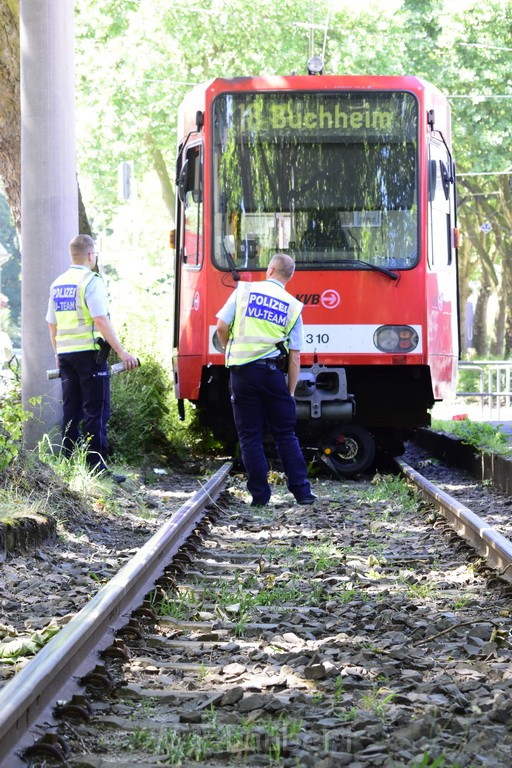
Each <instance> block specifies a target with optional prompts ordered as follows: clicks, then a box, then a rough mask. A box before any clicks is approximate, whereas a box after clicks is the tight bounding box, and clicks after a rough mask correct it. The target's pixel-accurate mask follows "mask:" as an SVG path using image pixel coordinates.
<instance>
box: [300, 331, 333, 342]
mask: <svg viewBox="0 0 512 768" xmlns="http://www.w3.org/2000/svg"><path fill="white" fill-rule="evenodd" d="M329 341H330V338H329V334H328V333H306V344H328V343H329Z"/></svg>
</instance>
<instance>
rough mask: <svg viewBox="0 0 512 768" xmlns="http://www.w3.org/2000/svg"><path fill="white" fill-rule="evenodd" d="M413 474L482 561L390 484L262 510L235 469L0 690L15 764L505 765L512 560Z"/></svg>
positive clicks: (511, 690)
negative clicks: (251, 504)
mask: <svg viewBox="0 0 512 768" xmlns="http://www.w3.org/2000/svg"><path fill="white" fill-rule="evenodd" d="M400 468H401V471H402V472H403V473H404V474H406V476H407V477H408V479H409V482H411V483H415V484H417V483H419V484H420V487H421V491H420V493H421V495H423V496H426V495H427V494H428V495H429V501H431V502H432V503H433V504H434V505H435V506H436V507H437V508H438V509H440V508H441V507H443V508H444V507H445V506H446V507H449V509H450V511H449V512H448V514H449V515H450V517H451V518H452V521H451V524H452V526H455V527H456V528H457V529H458V530H459V531H460V532H461V533H464V534H466V532H467V531H468V530H469V529H470V528H471V530H472V534H471V535H472V537H473V539H472V547H474V549H475V550H476V552H475V551H474V550H471V552H469V554H470V561H468V560H467V556H468V546H467V545H466V544H463V543H462V540H461V539H460V538H459V537H458V536H457V535H456V534H455V533H453V530H452V529H451V528H449V527H448V526H447V525H445V524H444V522H443V521H442V519H441V517H440V515H438V514H437V513H436V512H434V511H433V510H432V507H430V506H429V507H428V508H424V509H423V511H422V513H421V514H419V513H418V499H417V498H414V497H411V498H410V503H409V502H407V503H406V501H405V499H404V497H403V496H401V495H400V494H399V493H398V492H397V490H396V487H395V482H396V481H394V480H391V479H386V478H384V480H382V481H381V483H368V482H366V483H353V482H350V483H345V484H340V483H334V482H330V481H320V482H319V483H318V493H319V497H320V498H319V503H318V504H317V505H315V508H314V509H312V510H308V511H307V512H306V513H305V512H304V510H303V509H300V510H299V509H298V508H296V507H293V506H290V503H289V496H287V494H286V493H285V489H284V488H282V487H279V486H277V487H276V494H275V503H273V505H272V507H269V508H267V509H263V510H261V511H254V510H248V509H247V507H246V505H245V503H244V501H243V494H242V492H241V490H240V487H239V482H238V480H237V478H236V477H235V478H231V480H230V485H229V488H228V490H227V491H225V492H224V493H222V494H221V495H220V496H219V494H220V493H221V489H222V486H223V483H224V480H225V478H226V475H227V473H228V471H229V466H228V465H225V466H224V467H223V468H222V470H221V471H220V472H219V473H217V475H216V476H215V477H214V478H212V480H211V481H210V482H209V483H208V485H207V486H205V488H204V489H203V490H202V491H201V492H200V494H199V495H198V496H197V497H194V501H193V502H189V503H188V504H187V505H185V507H184V508H182V510H180V512H179V513H178V514H177V515H176V516H175V517H174V518H173V519H172V520H171V521H170V523H169V524H168V525H167V526H165V528H166V530H165V532H164V531H161V532H160V533H159V534H157V535H156V536H154V537H153V538H152V539H151V540H150V542H148V545H147V546H146V547H144V548H143V550H141V553H139V558H138V559H137V562H138V565H134V563H133V562H130V564H128V565H127V566H125V568H123V569H122V570H121V571H120V573H119V574H118V575H117V576H116V577H115V578H114V579H113V580H112V581H111V582H109V584H108V585H106V587H104V588H103V589H102V590H101V591H100V592H99V593H98V595H97V596H96V598H95V599H94V600H93V601H92V604H91V605H90V606H88V607H87V608H85V609H83V610H82V611H81V612H80V613H79V614H77V616H76V617H75V619H73V621H72V622H70V624H69V625H67V627H66V628H65V629H63V630H61V632H60V633H59V635H57V636H56V638H54V640H53V641H51V642H50V643H49V644H48V645H47V646H45V648H44V649H43V651H42V652H41V654H40V655H38V656H37V657H35V658H34V660H33V661H32V662H30V663H29V664H28V665H27V666H26V667H25V668H24V669H23V670H22V671H21V672H20V673H18V675H17V676H16V677H15V678H14V679H13V680H12V681H11V682H10V683H8V684H7V685H6V686H4V688H3V689H2V690H1V691H0V744H1V747H0V757H1V760H0V766H1V768H21V766H26V765H27V759H28V761H29V764H30V765H32V766H34V767H35V766H38V767H39V766H41V768H42V766H45V767H46V766H52V765H59V764H60V765H69V766H76V767H78V766H79V767H80V768H100V767H101V766H104V765H105V766H106V765H114V766H116V768H117V766H121V765H122V766H124V767H125V768H128V767H129V766H132V765H133V766H137V768H146V767H148V768H149V766H150V765H151V766H154V765H155V764H159V761H161V763H162V764H167V765H184V766H185V765H187V766H188V765H194V764H197V763H198V762H199V763H200V764H201V765H203V766H212V767H213V766H222V765H233V764H236V765H248V766H253V765H254V766H256V765H283V766H297V765H301V766H303V765H304V766H309V765H311V766H314V767H315V768H331V767H332V768H334V766H339V765H350V766H354V767H355V766H360V767H361V768H367V767H368V768H370V767H371V766H376V767H377V766H379V767H380V766H393V768H399V767H400V766H404V767H405V766H413V765H424V766H428V765H430V764H431V763H430V762H428V761H429V760H431V762H432V763H433V762H434V760H435V759H438V760H441V759H442V760H445V761H446V762H445V763H437V764H438V765H441V764H442V765H446V766H452V765H456V764H458V765H461V766H477V765H492V766H493V767H494V768H498V767H499V766H501V765H503V766H505V765H508V764H509V763H508V750H510V748H511V745H512V737H511V734H510V730H509V727H508V723H509V722H510V718H509V715H510V714H511V713H512V683H511V682H510V679H509V676H508V673H507V669H508V668H509V665H510V661H511V656H512V652H511V648H510V644H509V633H510V628H511V626H512V621H511V618H510V616H511V614H512V611H511V605H510V594H511V593H510V588H509V587H508V586H507V584H506V580H507V578H508V574H509V572H510V568H509V564H510V562H511V560H510V558H511V557H512V549H511V548H510V545H509V544H508V543H507V544H506V543H505V542H504V541H502V539H501V538H500V537H499V536H493V535H491V534H490V532H489V530H488V526H486V525H485V524H483V522H482V521H480V522H479V521H478V519H477V516H476V515H474V514H472V513H471V512H470V510H468V508H467V507H466V506H465V505H463V504H460V503H457V502H455V501H454V500H453V499H449V498H448V494H446V493H444V492H441V491H440V490H439V489H436V488H435V487H434V486H433V484H432V483H430V482H429V481H426V480H424V479H422V478H421V476H420V475H419V473H418V472H417V471H416V470H414V469H412V467H408V466H407V465H405V463H404V462H400ZM217 497H218V500H217V501H216V503H215V505H214V506H215V511H216V514H215V515H214V516H213V519H211V520H210V522H209V524H208V526H206V525H201V524H200V520H201V519H202V516H203V507H204V506H206V505H207V504H208V503H209V502H210V501H211V500H213V499H216V498H217ZM404 505H405V506H404ZM420 506H421V504H420ZM443 514H444V513H443ZM185 520H186V523H185ZM182 523H183V529H182ZM190 532H194V536H193V540H192V542H189V543H188V544H185V540H186V538H187V534H188V533H190ZM479 535H480V541H479V540H478V539H477V537H478V536H479ZM163 541H165V544H162V542H163ZM454 543H455V547H454ZM184 545H185V546H184ZM477 553H480V554H477ZM483 555H485V556H486V557H487V556H489V557H492V562H493V564H494V566H495V567H497V568H498V570H499V572H500V574H501V577H502V578H497V577H495V576H493V577H492V578H490V576H491V571H490V568H489V566H488V565H487V563H485V562H484V559H483ZM171 559H172V560H173V562H172V563H171V564H170V565H169V566H167V563H168V562H169V561H170V560H171ZM162 572H163V576H162V575H161V574H162ZM132 578H133V580H134V582H135V583H133V584H132ZM489 590H490V591H491V598H490V597H489ZM148 595H149V596H150V598H151V599H150V600H148ZM131 611H134V613H133V614H132V613H131ZM105 632H106V635H105V634H104V633H105ZM77 644H78V646H79V650H78V656H76V653H75V651H76V645H77ZM100 651H101V652H102V653H101V656H99V655H98V654H99V653H100ZM72 656H73V657H74V660H71V657H72ZM70 681H72V683H70ZM78 681H79V682H80V685H77V683H78ZM49 683H50V684H49ZM56 700H58V701H59V704H58V705H57V706H56ZM43 724H45V725H44V727H43ZM46 724H47V725H46ZM27 726H28V731H27ZM496 743H499V745H500V746H499V747H496ZM27 746H29V747H30V748H29V750H28V752H26V751H25V752H24V756H23V758H22V757H20V752H21V751H22V750H24V749H25V750H26V748H27ZM505 755H507V757H505ZM422 760H423V762H421V761H422ZM450 761H451V762H450Z"/></svg>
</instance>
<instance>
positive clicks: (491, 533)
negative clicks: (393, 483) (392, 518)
mask: <svg viewBox="0 0 512 768" xmlns="http://www.w3.org/2000/svg"><path fill="white" fill-rule="evenodd" d="M395 462H396V464H397V466H398V468H399V470H400V472H401V473H402V474H403V475H405V477H407V478H408V479H409V480H411V482H412V483H414V485H415V486H416V487H417V488H418V489H419V492H420V493H421V495H422V496H423V498H425V499H427V501H429V502H431V503H432V504H434V506H435V507H436V508H437V509H438V510H439V511H440V512H441V514H442V515H443V516H444V517H445V518H446V520H447V521H448V523H449V524H450V526H451V527H452V528H453V529H454V530H455V531H456V532H457V533H458V534H459V535H460V536H462V538H464V539H465V540H466V541H468V542H469V543H470V544H471V546H472V547H473V548H474V549H475V550H476V552H478V554H479V555H480V556H481V557H483V558H484V559H485V560H486V561H487V563H489V565H490V566H491V567H492V568H493V569H495V570H496V571H498V574H499V576H500V577H501V578H502V579H504V580H505V581H508V582H510V583H512V568H511V566H512V541H510V540H509V539H507V538H506V537H505V536H502V534H501V533H498V531H496V530H495V529H494V528H492V526H490V525H489V523H487V522H486V521H485V520H483V519H482V518H481V517H479V516H478V515H477V514H475V513H474V512H472V511H471V510H470V509H469V508H468V507H466V506H465V505H464V504H461V503H459V502H458V501H457V500H456V499H454V498H452V497H451V496H450V495H449V494H447V493H445V492H444V491H442V490H441V489H440V488H438V487H437V486H436V485H434V484H433V483H431V482H430V481H429V480H427V479H426V478H425V477H423V475H421V474H420V473H419V472H417V471H416V470H415V469H413V468H412V467H410V466H409V465H408V464H407V463H406V462H405V461H404V460H403V459H400V458H395Z"/></svg>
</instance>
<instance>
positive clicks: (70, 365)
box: [59, 351, 110, 469]
mask: <svg viewBox="0 0 512 768" xmlns="http://www.w3.org/2000/svg"><path fill="white" fill-rule="evenodd" d="M94 356H95V352H94V351H90V352H89V351H88V352H68V353H66V354H64V355H62V354H61V355H59V368H60V378H61V382H62V408H63V415H62V451H63V453H64V454H65V455H66V456H69V455H71V452H72V451H73V448H74V447H75V445H76V444H77V443H78V442H79V441H80V439H81V438H82V436H83V437H87V438H89V440H90V442H89V446H88V452H87V463H88V465H89V466H90V467H91V468H93V467H98V469H105V468H106V461H107V455H108V443H107V422H108V420H109V418H110V374H109V370H108V365H107V363H104V364H103V365H97V364H96V363H95V362H94ZM80 425H81V429H80Z"/></svg>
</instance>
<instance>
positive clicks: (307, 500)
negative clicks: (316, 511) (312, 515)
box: [295, 493, 318, 507]
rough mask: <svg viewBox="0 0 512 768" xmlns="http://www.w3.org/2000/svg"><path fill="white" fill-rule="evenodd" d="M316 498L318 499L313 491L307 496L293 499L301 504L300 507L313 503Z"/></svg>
mask: <svg viewBox="0 0 512 768" xmlns="http://www.w3.org/2000/svg"><path fill="white" fill-rule="evenodd" d="M317 500H318V496H315V494H314V493H310V495H309V496H303V497H302V498H300V499H295V501H296V502H297V504H300V505H301V507H308V506H310V505H311V504H314V503H315V501H317Z"/></svg>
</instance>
